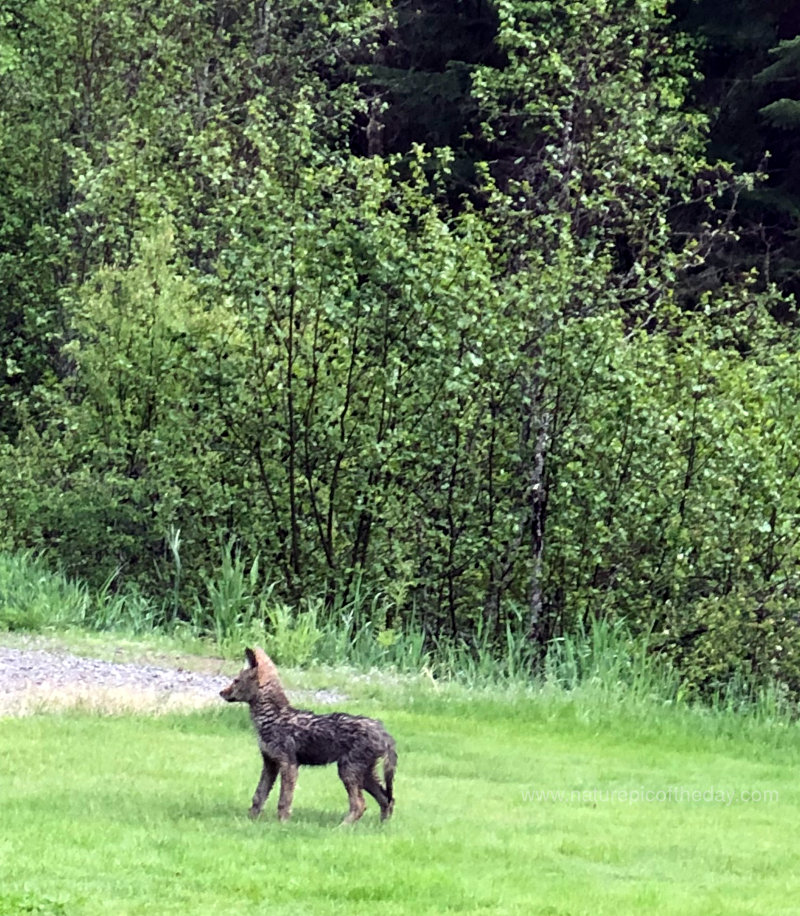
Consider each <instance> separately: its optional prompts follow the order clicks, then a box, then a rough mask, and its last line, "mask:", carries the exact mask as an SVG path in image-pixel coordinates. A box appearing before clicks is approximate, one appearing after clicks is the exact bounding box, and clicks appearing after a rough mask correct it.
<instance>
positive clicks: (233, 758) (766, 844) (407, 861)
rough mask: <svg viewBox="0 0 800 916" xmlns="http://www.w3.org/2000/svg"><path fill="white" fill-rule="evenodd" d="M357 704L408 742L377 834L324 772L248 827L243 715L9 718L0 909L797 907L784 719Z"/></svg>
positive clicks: (440, 703)
mask: <svg viewBox="0 0 800 916" xmlns="http://www.w3.org/2000/svg"><path fill="white" fill-rule="evenodd" d="M351 686H352V685H351ZM345 689H347V687H346V685H345ZM348 693H350V695H351V697H352V699H351V700H349V701H348V702H346V703H344V704H341V705H342V706H344V707H345V708H347V709H348V710H350V711H353V712H363V713H366V714H369V715H379V716H380V717H382V718H383V719H384V721H385V723H386V724H387V726H388V727H389V728H390V730H391V731H392V732H393V733H394V734H395V736H396V737H397V739H398V749H399V755H400V764H399V768H398V775H397V785H396V788H397V809H396V812H395V817H394V818H393V820H392V821H391V822H389V823H387V824H385V825H383V826H381V825H380V824H379V821H378V810H377V806H376V805H375V804H374V803H373V802H372V800H371V799H370V800H369V801H368V810H367V814H366V815H365V817H364V818H363V820H362V821H361V822H360V823H359V824H357V825H355V826H354V827H351V828H341V827H339V826H338V824H339V821H340V820H341V817H342V815H343V814H344V812H345V811H346V808H347V799H346V795H345V792H344V789H343V788H342V786H341V784H340V783H339V780H338V778H337V775H336V770H335V768H334V767H327V768H323V769H310V768H301V771H300V779H299V782H298V788H297V793H296V796H295V804H294V814H293V817H292V820H291V821H290V822H289V823H288V824H280V823H278V822H277V820H276V819H275V805H276V798H275V796H273V797H271V798H270V799H269V801H268V803H267V809H266V810H265V813H264V815H262V818H261V820H259V821H257V822H251V821H249V820H248V819H247V817H246V811H247V807H248V805H249V801H250V796H251V795H252V792H253V789H254V788H255V784H256V782H257V780H258V775H259V765H260V759H259V756H258V752H257V748H256V745H255V741H254V739H253V736H252V734H251V733H250V727H249V722H248V720H247V712H246V710H245V709H244V708H242V707H238V706H237V707H225V706H223V705H222V704H220V708H219V709H218V710H216V709H214V710H211V711H207V712H202V713H192V714H188V715H184V716H169V717H161V718H157V717H146V716H141V717H130V716H100V715H89V714H82V713H77V712H75V713H68V714H59V715H38V716H34V717H31V718H25V719H5V720H0V812H1V816H2V828H1V829H0V914H12V913H13V914H17V913H28V912H32V913H43V914H47V913H51V914H73V913H75V914H95V913H97V914H101V913H102V914H110V913H114V914H126V913H131V914H134V913H136V914H138V913H141V914H148V916H159V914H167V913H192V914H205V913H209V914H212V913H241V912H248V911H249V912H263V913H270V914H283V913H285V914H304V913H309V914H328V913H342V914H344V913H348V914H359V913H386V914H390V913H411V914H416V913H450V912H453V913H497V914H501V913H507V914H540V916H545V914H548V916H578V914H587V916H589V914H591V916H599V914H613V916H621V914H627V913H631V914H633V913H637V914H656V913H657V914H676V916H678V914H680V916H690V914H697V916H714V914H719V916H736V914H758V916H768V914H790V913H792V914H796V913H798V912H800V870H798V868H797V862H798V860H799V859H800V839H799V838H798V837H799V835H800V832H799V831H798V829H797V825H798V823H800V789H799V788H798V781H797V773H798V766H797V764H798V757H800V736H798V735H797V732H796V730H795V729H794V727H791V726H789V727H787V726H778V725H775V726H772V727H769V726H758V725H754V724H752V723H747V722H744V721H742V723H741V727H739V725H737V722H736V720H734V719H733V718H728V719H725V720H723V719H721V718H715V717H713V716H709V717H707V718H705V719H704V718H703V717H702V716H700V715H695V714H691V715H690V714H688V713H685V712H684V713H680V712H678V711H673V710H666V711H663V712H653V713H652V714H650V715H645V714H644V713H642V712H641V711H640V712H638V713H628V712H625V711H624V710H620V711H618V712H614V711H613V710H611V711H608V710H606V711H603V710H599V711H598V710H597V709H593V707H592V706H591V703H590V700H588V699H585V700H584V701H582V700H581V699H580V698H573V699H569V698H565V697H552V696H551V697H548V696H547V695H540V696H538V697H537V696H532V697H522V696H520V695H516V696H514V695H512V694H506V695H503V694H499V693H498V694H495V695H492V694H490V693H486V692H477V693H472V694H471V693H469V692H468V691H466V690H460V689H451V690H444V691H440V692H438V693H437V692H436V691H435V690H434V689H433V688H430V687H429V688H424V687H420V686H417V687H404V688H402V689H398V691H397V692H396V693H397V695H395V696H393V693H395V691H394V690H393V689H392V688H386V687H383V688H379V689H372V688H370V687H369V686H364V685H363V684H362V686H361V687H360V688H359V686H358V684H356V685H355V688H354V689H349V690H348ZM537 792H539V793H545V795H544V797H539V798H536V797H535V796H531V795H530V794H529V795H528V797H527V799H526V793H537ZM670 792H671V793H672V797H671V798H669V799H667V800H659V799H660V798H662V795H660V794H659V793H670ZM547 793H551V794H550V795H547ZM558 793H565V795H564V796H563V797H560V796H559V795H558ZM637 793H638V796H637ZM648 793H650V795H649V796H648ZM681 793H683V794H682V797H681ZM692 793H698V794H697V796H696V797H693V796H692ZM723 793H725V794H724V800H723ZM730 793H733V796H732V797H731V795H730ZM746 793H753V794H755V793H762V794H764V795H766V794H767V793H772V794H771V797H770V798H769V799H768V800H762V801H753V800H748V796H747V795H746ZM703 795H705V796H706V797H705V798H703ZM743 795H744V797H743ZM713 796H716V798H715V797H713Z"/></svg>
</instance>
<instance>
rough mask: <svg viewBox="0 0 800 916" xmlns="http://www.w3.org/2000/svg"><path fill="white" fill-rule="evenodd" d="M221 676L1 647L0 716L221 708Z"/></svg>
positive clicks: (303, 695)
mask: <svg viewBox="0 0 800 916" xmlns="http://www.w3.org/2000/svg"><path fill="white" fill-rule="evenodd" d="M228 683H230V677H228V676H227V675H225V674H203V673H199V672H196V671H187V670H185V669H183V668H164V667H159V666H157V665H151V664H145V663H141V664H139V663H135V662H110V661H104V660H102V659H97V658H87V657H85V656H79V655H73V654H71V653H68V652H61V651H51V650H44V649H12V648H5V647H0V716H3V715H6V716H8V715H12V716H13V715H25V714H28V713H31V712H37V711H43V710H49V709H64V708H69V707H75V706H78V707H81V708H90V709H93V710H95V711H98V712H122V711H130V710H138V711H154V712H158V711H172V710H175V709H187V708H198V707H201V706H208V705H214V704H216V703H222V702H223V701H222V700H221V699H220V697H219V691H220V690H221V689H222V688H223V687H225V686H226V685H227V684H228ZM292 696H293V699H294V701H295V702H297V703H299V704H301V705H305V704H312V705H314V704H322V705H324V704H329V703H338V702H339V701H341V700H343V699H346V698H345V697H344V696H343V695H341V694H338V693H337V692H335V691H330V690H316V691H292Z"/></svg>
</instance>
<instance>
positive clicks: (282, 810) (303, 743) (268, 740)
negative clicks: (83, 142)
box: [220, 648, 397, 824]
mask: <svg viewBox="0 0 800 916" xmlns="http://www.w3.org/2000/svg"><path fill="white" fill-rule="evenodd" d="M245 658H246V660H247V667H246V668H244V670H243V671H242V672H241V673H240V674H239V675H238V676H237V677H236V678H234V680H233V681H232V683H231V684H230V685H229V686H228V687H226V688H225V689H224V690H222V691H220V696H221V697H222V698H223V700H227V701H228V702H229V703H234V702H240V703H247V704H249V706H250V718H251V719H252V720H253V726H254V728H255V730H256V736H257V737H258V746H259V749H260V750H261V756H262V758H263V760H264V768H263V769H262V771H261V779H260V780H259V782H258V786H257V787H256V791H255V795H254V796H253V804H252V807H251V808H250V816H251V817H258V815H259V814H260V813H261V809H262V808H263V807H264V802H265V801H266V800H267V796H268V795H269V793H270V789H272V786H273V784H274V782H275V779H276V777H277V776H278V774H279V773H280V777H281V790H280V798H279V799H278V817H279V818H280V819H281V820H282V821H285V820H287V819H288V818H289V816H290V814H291V813H292V797H293V795H294V787H295V783H296V782H297V768H298V766H299V765H300V764H303V763H306V764H310V765H312V766H318V765H321V764H326V763H334V762H336V763H337V764H338V766H339V777H340V779H341V780H342V782H343V783H344V786H345V788H346V789H347V795H348V798H349V799H350V810H349V812H348V813H347V816H346V817H345V819H344V823H345V824H352V823H353V822H354V821H357V820H358V819H359V818H360V817H361V815H362V814H363V813H364V809H365V808H366V804H365V802H364V795H363V792H364V790H366V791H367V792H369V794H370V795H371V796H372V797H373V798H374V799H375V801H376V802H377V803H378V804H379V805H380V808H381V820H386V818H388V817H391V814H392V811H393V810H394V795H393V793H392V784H393V781H394V771H395V768H396V767H397V751H396V749H395V743H394V739H393V738H392V736H391V735H390V734H389V733H388V732H387V731H386V729H385V728H384V727H383V725H382V724H381V723H380V722H378V721H377V720H376V719H368V718H366V717H365V716H351V715H347V714H346V713H342V712H334V713H329V714H327V715H316V714H315V713H313V712H309V711H307V710H304V709H294V707H292V706H291V705H290V704H289V700H288V699H287V697H286V694H285V693H284V691H283V687H282V685H281V682H280V678H279V677H278V670H277V668H276V667H275V665H274V664H273V662H272V660H271V659H270V658H269V656H268V655H267V654H266V653H265V652H264V650H263V649H258V648H256V649H246V650H245ZM381 759H382V760H383V775H384V782H385V785H381V784H380V782H379V781H378V778H377V776H376V774H375V767H376V764H377V762H378V761H379V760H381Z"/></svg>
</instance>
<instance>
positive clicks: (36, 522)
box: [0, 0, 800, 696]
mask: <svg viewBox="0 0 800 916" xmlns="http://www.w3.org/2000/svg"><path fill="white" fill-rule="evenodd" d="M799 134H800V11H798V8H797V5H796V4H794V3H791V2H788V0H770V2H763V0H761V2H758V3H756V2H755V0H736V2H721V0H720V2H715V0H700V2H690V0H681V2H677V3H673V4H668V3H665V2H662V0H569V2H567V0H564V2H558V3H552V2H533V0H531V2H527V0H499V2H496V3H488V2H483V0H440V2H436V0H408V2H405V0H400V2H397V3H393V4H391V3H385V2H380V0H374V2H373V0H348V2H337V0H285V2H282V3H280V4H278V3H275V4H272V3H269V2H266V0H249V2H245V0H185V2H182V3H180V4H178V3H173V2H168V0H144V2H142V0H138V2H137V3H132V2H130V0H71V2H70V3H69V4H62V5H54V4H51V3H49V2H46V0H15V2H13V3H8V2H5V3H0V549H2V550H5V551H8V552H12V551H19V550H25V549H27V550H30V551H33V552H41V551H44V552H45V555H46V556H47V557H48V558H49V560H50V562H52V563H53V564H56V565H58V566H60V567H61V568H62V569H63V570H65V571H66V572H67V573H68V574H69V575H71V576H75V577H80V578H81V579H83V580H85V581H86V582H88V583H90V586H91V587H92V588H94V589H95V590H97V591H98V592H101V593H104V594H107V593H109V592H113V593H115V594H118V595H122V596H127V598H129V599H130V600H131V601H132V602H136V601H138V602H140V604H141V603H144V604H146V606H147V607H148V608H150V609H151V613H150V617H149V621H150V623H151V624H152V625H153V626H170V625H174V624H175V623H176V622H180V621H186V620H190V619H191V620H193V621H197V620H199V621H200V623H201V625H202V626H204V627H206V628H207V629H208V630H210V631H213V632H216V633H217V634H218V635H224V633H225V631H226V628H228V629H229V628H230V627H233V626H235V625H237V624H241V622H242V620H243V619H244V618H247V619H248V620H250V621H251V622H252V620H253V618H254V617H255V618H259V619H261V621H262V622H266V625H267V626H268V625H269V618H270V614H271V613H274V608H275V607H290V608H295V609H302V608H303V607H305V608H308V607H309V606H310V605H309V602H316V604H315V605H314V606H315V607H316V608H317V612H318V613H319V614H320V615H322V616H325V615H327V616H328V618H329V619H335V618H336V616H337V615H341V613H342V609H343V608H347V607H352V606H353V602H354V600H356V598H357V599H358V601H359V602H360V605H361V606H363V607H367V608H368V609H369V615H370V624H371V626H372V627H373V628H374V631H375V632H376V633H377V635H378V638H379V639H381V640H383V643H384V644H385V645H387V646H388V645H390V644H391V643H392V642H393V641H395V640H398V639H401V638H402V634H403V633H406V632H409V631H411V630H414V631H415V632H417V633H421V634H422V637H423V639H424V641H425V643H426V644H427V645H429V646H432V647H434V648H435V647H436V646H441V645H444V644H445V643H447V642H448V641H449V642H450V643H452V642H453V641H458V642H459V643H460V644H462V645H466V646H471V645H472V646H480V647H483V648H487V647H488V648H489V649H490V650H494V651H496V652H497V653H500V654H502V653H503V652H504V651H507V650H508V647H509V646H510V645H514V646H516V647H519V646H522V647H523V648H524V656H525V659H526V664H528V665H530V666H531V667H532V668H533V669H535V668H536V666H537V664H540V663H541V660H542V659H543V657H544V654H545V652H546V649H547V647H548V646H549V645H552V643H553V640H558V639H563V638H565V637H568V636H569V634H574V633H576V632H578V631H583V630H585V629H586V628H588V627H589V626H591V624H592V622H593V621H598V620H599V621H604V622H606V623H609V624H611V625H615V624H616V623H617V622H619V621H624V624H625V626H626V627H627V628H629V629H630V631H631V632H632V633H633V634H635V635H642V636H645V637H646V639H647V644H648V647H649V651H650V652H651V653H653V655H654V656H655V657H657V658H658V659H664V660H667V661H668V663H669V664H670V665H671V666H672V667H673V668H674V670H676V671H677V672H679V674H680V677H681V679H682V681H683V683H684V684H685V686H686V689H687V690H688V691H689V692H690V693H696V694H699V695H703V694H708V693H710V692H713V691H715V690H719V689H720V688H721V687H724V686H725V685H726V684H730V683H731V682H733V681H737V679H738V680H739V681H741V682H746V683H747V684H750V685H753V686H754V687H756V686H759V685H763V684H766V683H770V684H776V683H777V684H778V685H779V686H780V688H781V689H782V690H784V691H785V692H786V693H787V694H788V695H793V696H796V695H797V693H798V691H800V628H798V626H797V624H798V619H799V618H798V612H799V611H800V608H799V607H798V599H797V586H798V574H799V572H800V563H799V561H800V525H799V524H798V508H799V504H800V474H799V473H798V472H800V453H799V452H798V449H797V446H796V438H797V432H798V428H799V426H800V421H799V420H798V417H799V416H800V409H799V408H800V353H799V352H798V335H797V315H796V311H795V297H796V295H797V292H798V284H799V281H798V277H800V274H799V273H798V263H799V262H800V234H799V233H798V214H799V213H800V158H798V154H797V150H798V149H800V143H798V140H800V137H799V136H798V135H799ZM221 565H222V572H223V573H224V575H222V577H221V578H220V568H221ZM226 571H227V572H226ZM237 575H238V577H239V579H240V580H241V582H244V584H245V585H246V586H247V588H245V589H244V590H243V589H242V588H240V590H239V592H238V593H237V594H238V595H239V598H241V599H242V600H241V601H240V602H239V604H236V603H235V602H234V603H233V604H232V603H231V601H229V600H227V601H226V599H225V596H224V595H221V594H220V591H219V585H218V584H217V585H215V583H219V582H223V583H224V582H226V581H227V582H230V581H232V579H234V578H236V576H237ZM241 582H240V585H241ZM248 589H249V594H248V595H245V594H244V592H245V591H247V590H248ZM245 599H247V600H245ZM271 609H272V610H271Z"/></svg>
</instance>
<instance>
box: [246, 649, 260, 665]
mask: <svg viewBox="0 0 800 916" xmlns="http://www.w3.org/2000/svg"><path fill="white" fill-rule="evenodd" d="M244 657H245V659H246V661H247V664H248V665H250V667H251V668H257V667H258V659H257V658H256V653H255V652H253V650H252V649H245V650H244Z"/></svg>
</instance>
